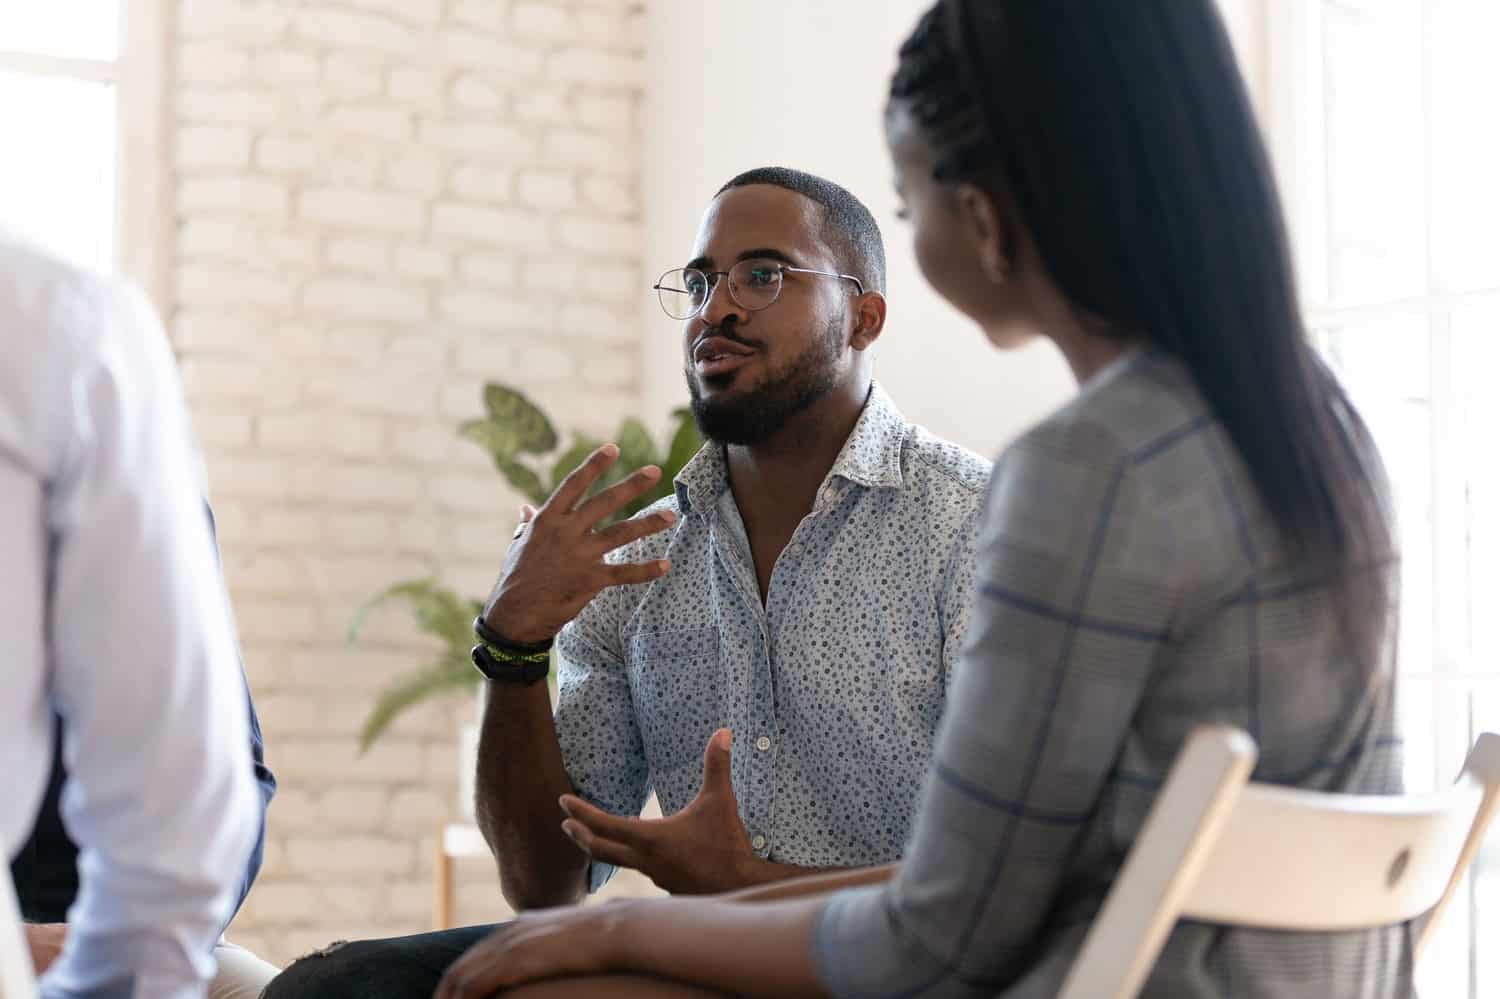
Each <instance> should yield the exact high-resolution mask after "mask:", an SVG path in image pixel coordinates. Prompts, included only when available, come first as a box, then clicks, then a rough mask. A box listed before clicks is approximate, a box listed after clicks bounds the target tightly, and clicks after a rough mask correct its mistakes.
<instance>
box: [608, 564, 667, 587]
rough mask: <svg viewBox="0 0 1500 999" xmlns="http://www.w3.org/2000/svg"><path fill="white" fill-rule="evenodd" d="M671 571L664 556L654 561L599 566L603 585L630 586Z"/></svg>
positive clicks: (646, 581)
mask: <svg viewBox="0 0 1500 999" xmlns="http://www.w3.org/2000/svg"><path fill="white" fill-rule="evenodd" d="M671 571H672V563H671V562H670V561H669V560H667V559H664V558H661V559H657V560H656V561H654V562H626V563H625V564H623V565H606V566H603V567H601V572H602V574H603V576H604V585H605V586H630V585H632V584H635V583H649V582H651V581H652V580H653V579H660V578H661V577H663V576H665V575H666V574H667V573H669V572H671Z"/></svg>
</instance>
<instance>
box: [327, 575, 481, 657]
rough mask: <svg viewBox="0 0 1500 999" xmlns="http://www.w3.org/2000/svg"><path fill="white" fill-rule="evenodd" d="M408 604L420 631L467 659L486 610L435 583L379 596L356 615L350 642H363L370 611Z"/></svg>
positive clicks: (404, 585) (413, 582) (419, 582)
mask: <svg viewBox="0 0 1500 999" xmlns="http://www.w3.org/2000/svg"><path fill="white" fill-rule="evenodd" d="M397 599H400V600H405V601H406V602H407V604H408V605H409V606H410V607H411V610H412V614H413V616H414V617H415V618H416V621H417V627H419V628H421V629H422V630H423V631H425V632H426V633H427V634H429V635H433V636H435V637H436V638H439V639H441V640H442V642H443V643H444V645H446V646H447V648H448V651H449V653H452V654H460V655H464V656H467V655H468V652H469V648H470V646H472V645H473V644H474V639H473V631H472V628H473V622H474V618H475V617H477V616H478V615H479V611H480V609H481V607H482V606H483V605H482V604H481V603H480V602H479V601H478V600H465V599H464V598H463V597H460V596H459V595H458V594H456V593H454V592H453V591H452V590H450V589H447V588H446V587H442V586H439V585H438V584H437V582H436V581H435V580H431V579H409V580H406V581H405V582H401V583H397V584H396V585H394V586H392V587H390V588H389V589H387V590H384V591H382V592H381V593H378V594H376V595H375V596H374V597H372V598H370V599H369V600H368V601H366V602H365V603H364V605H363V606H361V607H360V608H359V610H358V611H356V612H355V615H354V620H353V621H352V622H351V623H350V625H349V641H350V642H355V641H358V640H359V629H360V628H361V627H362V626H363V625H364V622H365V618H366V617H367V616H368V615H369V613H370V611H371V610H373V609H374V608H376V607H378V606H379V605H381V604H383V603H385V602H386V601H388V600H397Z"/></svg>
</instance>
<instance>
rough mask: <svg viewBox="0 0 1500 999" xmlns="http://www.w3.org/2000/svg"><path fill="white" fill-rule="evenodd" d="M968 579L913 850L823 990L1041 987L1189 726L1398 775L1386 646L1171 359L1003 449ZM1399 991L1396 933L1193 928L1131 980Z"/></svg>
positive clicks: (1352, 992) (1356, 787) (831, 912)
mask: <svg viewBox="0 0 1500 999" xmlns="http://www.w3.org/2000/svg"><path fill="white" fill-rule="evenodd" d="M979 573H980V584H979V591H980V596H979V606H978V607H977V608H976V610H975V627H974V629H973V631H972V632H971V633H970V635H969V638H968V640H967V642H966V645H965V649H964V654H963V659H962V660H961V662H960V664H959V667H958V670H957V672H956V675H955V677H954V681H953V692H952V696H951V697H950V698H949V703H950V705H951V707H950V710H949V712H948V714H947V716H946V717H945V719H944V723H943V728H942V731H941V733H940V734H939V737H938V742H937V746H936V749H935V760H934V763H933V767H932V769H931V771H930V772H929V774H928V778H927V781H926V786H925V788H924V791H923V798H922V804H921V810H920V813H919V815H918V819H917V823H916V829H915V832H914V834H913V841H912V844H911V847H910V849H909V851H908V859H907V860H906V862H905V863H904V864H903V866H902V869H901V874H900V876H899V877H898V878H897V879H895V880H894V881H893V882H892V883H891V884H889V885H888V886H884V887H878V888H869V889H861V890H857V891H853V892H847V893H842V894H840V895H837V896H835V897H834V898H833V899H832V900H830V902H829V904H828V905H827V906H826V907H825V908H824V910H823V913H822V916H821V918H820V921H819V925H818V931H817V943H816V957H817V961H818V966H819V969H820V975H821V977H822V980H823V982H824V983H825V984H826V985H827V986H828V988H829V989H830V990H831V991H832V992H833V993H834V994H836V995H840V996H980V995H994V994H996V993H1003V994H1004V995H1007V996H1022V995H1024V996H1051V995H1054V994H1055V993H1056V992H1057V990H1058V989H1059V988H1060V987H1061V984H1062V980H1063V978H1064V976H1065V975H1066V973H1067V970H1068V967H1069V965H1070V964H1071V962H1072V960H1073V958H1074V957H1075V956H1076V954H1077V952H1078V949H1079V947H1080V946H1081V942H1082V939H1083V936H1084V934H1085V933H1086V931H1087V929H1088V926H1089V923H1090V921H1091V920H1092V919H1093V917H1094V916H1095V915H1096V914H1097V912H1098V909H1099V906H1100V905H1101V904H1102V901H1103V898H1104V896H1105V894H1106V893H1107V892H1108V890H1109V887H1110V884H1111V882H1112V880H1113V878H1114V877H1115V875H1116V874H1117V872H1118V871H1119V868H1120V866H1121V864H1122V862H1123V859H1124V856H1125V854H1126V853H1127V851H1128V850H1129V849H1130V847H1131V844H1132V843H1133V841H1134V839H1135V837H1136V835H1137V833H1138V832H1139V830H1140V828H1141V825H1142V823H1143V822H1144V820H1145V816H1146V813H1147V811H1148V810H1149V809H1150V807H1151V805H1152V803H1153V801H1154V799H1155V796H1156V793H1157V791H1158V789H1159V788H1160V786H1161V783H1162V780H1163V778H1164V777H1165V775H1166V772H1167V770H1168V768H1169V767H1170V766H1171V764H1172V762H1173V760H1174V758H1175V757H1176V754H1177V752H1178V750H1179V749H1180V748H1181V746H1182V744H1183V741H1184V739H1185V737H1186V736H1187V734H1188V732H1189V731H1190V730H1191V729H1192V728H1193V726H1195V725H1197V724H1199V723H1200V722H1208V721H1222V722H1228V723H1230V724H1234V725H1238V726H1241V727H1242V728H1244V729H1246V730H1247V731H1249V732H1250V734H1251V735H1253V736H1254V737H1255V739H1256V741H1257V742H1258V743H1259V745H1260V758H1259V762H1258V764H1257V767H1256V770H1255V773H1254V777H1253V779H1255V780H1258V781H1266V782H1270V783H1277V784H1285V785H1294V786H1298V787H1306V788H1313V789H1318V790H1325V791H1345V792H1359V793H1394V792H1398V791H1399V790H1400V778H1399V772H1400V760H1399V753H1398V745H1397V742H1396V740H1395V739H1394V737H1393V727H1394V723H1393V703H1392V702H1393V693H1394V691H1393V681H1392V680H1391V677H1392V676H1393V666H1394V663H1393V658H1394V654H1393V642H1390V641H1387V642H1386V643H1385V646H1384V651H1383V653H1382V657H1381V660H1380V661H1379V662H1376V663H1369V664H1364V663H1356V662H1353V661H1351V659H1350V657H1349V656H1348V655H1347V654H1346V653H1345V651H1344V648H1343V646H1342V643H1341V642H1340V641H1339V637H1338V630H1339V629H1338V628H1337V626H1336V624H1335V617H1334V614H1333V611H1332V607H1331V601H1330V594H1329V592H1328V591H1327V589H1326V588H1325V587H1322V586H1319V585H1310V584H1308V583H1306V582H1299V580H1298V578H1297V575H1296V571H1295V566H1293V565H1292V564H1291V560H1290V559H1289V558H1288V557H1287V553H1286V550H1285V548H1284V546H1283V544H1282V543H1281V541H1280V540H1279V539H1278V534H1277V532H1276V530H1275V529H1274V527H1273V525H1272V523H1271V521H1270V519H1269V517H1268V515H1267V514H1266V512H1265V510H1264V509H1263V508H1262V506H1261V504H1260V502H1259V499H1258V497H1257V493H1256V490H1255V488H1254V486H1253V484H1252V483H1251V480H1250V478H1249V476H1248V473H1247V471H1246V469H1245V467H1244V466H1243V464H1242V462H1241V461H1240V459H1239V458H1238V456H1237V455H1236V453H1235V452H1234V449H1233V447H1232V445H1231V444H1230V443H1229V440H1228V438H1227V436H1226V435H1225V433H1224V431H1223V428H1222V427H1221V426H1220V425H1219V424H1218V423H1217V422H1216V421H1215V420H1214V419H1213V417H1212V416H1211V415H1210V414H1209V412H1208V410H1207V407H1206V405H1205V403H1204V402H1203V400H1202V398H1201V396H1200V395H1199V394H1198V392H1197V391H1196V389H1195V388H1194V386H1193V384H1192V382H1191V379H1190V377H1189V376H1188V374H1187V373H1186V371H1185V370H1184V369H1183V368H1182V367H1181V366H1180V365H1179V364H1177V363H1176V362H1175V361H1173V360H1171V359H1170V358H1168V357H1166V356H1164V355H1162V354H1159V353H1154V352H1138V353H1134V354H1131V355H1128V356H1127V357H1125V358H1122V359H1121V360H1120V361H1118V362H1116V363H1115V364H1113V365H1111V366H1110V367H1109V368H1108V369H1107V370H1106V371H1104V372H1101V373H1100V374H1099V375H1097V376H1096V377H1095V378H1094V379H1092V380H1091V381H1090V382H1089V383H1088V384H1087V385H1086V386H1084V388H1083V390H1082V391H1081V392H1080V394H1079V396H1078V397H1077V398H1076V399H1075V400H1074V401H1073V402H1072V403H1071V404H1070V405H1068V406H1067V407H1065V408H1064V409H1063V410H1061V411H1060V412H1058V413H1056V414H1055V415H1053V416H1052V417H1050V418H1049V419H1047V420H1046V421H1044V422H1043V423H1042V424H1040V425H1039V426H1038V427H1036V428H1035V429H1034V430H1032V431H1031V432H1029V433H1027V434H1026V435H1025V436H1024V437H1022V438H1021V439H1020V440H1018V441H1017V442H1016V443H1015V444H1014V445H1013V446H1012V447H1011V448H1010V449H1009V450H1007V452H1006V453H1005V455H1004V456H1003V457H1002V459H1001V460H1000V462H999V463H998V464H997V465H996V469H995V476H994V479H993V481H992V483H991V489H990V496H989V499H988V509H987V513H986V522H985V525H984V527H983V528H982V529H981V534H980V553H979ZM1391 637H1393V636H1391ZM1410 993H1411V950H1410V940H1409V935H1408V933H1407V930H1406V928H1404V927H1397V928H1393V929H1390V930H1381V931H1373V932H1356V933H1338V934H1296V933H1276V932H1267V931H1251V930H1242V929H1228V928H1225V927H1217V926H1210V925H1206V924H1201V923H1198V924H1195V923H1182V924H1180V925H1179V926H1178V927H1177V928H1176V930H1175V931H1174V932H1173V933H1172V935H1171V937H1170V938H1169V940H1168V942H1167V944H1166V947H1165V949H1164V950H1163V952H1162V954H1161V957H1160V959H1159V960H1158V962H1157V965H1156V967H1155V969H1154V971H1153V974H1152V976H1151V978H1150V980H1149V981H1148V983H1147V985H1146V987H1145V989H1144V991H1143V993H1142V994H1143V995H1146V996H1163V997H1167V996H1170V997H1174V999H1175V997H1210V996H1214V997H1219V996H1224V997H1227V996H1236V997H1239V996H1256V997H1262V996H1264V997H1270V996H1308V997H1312V996H1317V997H1327V996H1341V997H1342V996H1360V997H1395V996H1407V995H1410Z"/></svg>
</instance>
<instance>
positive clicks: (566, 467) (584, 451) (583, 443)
mask: <svg viewBox="0 0 1500 999" xmlns="http://www.w3.org/2000/svg"><path fill="white" fill-rule="evenodd" d="M598 447H599V442H598V441H596V440H594V439H592V438H590V437H585V436H583V435H582V434H580V433H577V432H576V431H575V432H574V434H573V443H572V444H570V445H569V446H568V449H567V450H566V451H564V452H563V453H562V454H560V455H558V456H557V461H555V462H554V463H553V465H552V491H553V492H556V491H557V487H558V486H560V485H562V481H563V479H566V478H567V477H568V475H569V474H571V473H572V471H573V469H575V468H577V467H578V466H579V465H582V464H583V463H584V461H585V460H587V458H588V456H589V455H591V454H593V453H594V451H595V450H596V449H597V448H598Z"/></svg>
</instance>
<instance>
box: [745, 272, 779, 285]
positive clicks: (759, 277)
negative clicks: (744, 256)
mask: <svg viewBox="0 0 1500 999" xmlns="http://www.w3.org/2000/svg"><path fill="white" fill-rule="evenodd" d="M775 280H776V271H775V269H774V268H770V267H756V268H753V269H752V270H751V271H750V283H751V284H753V285H759V286H761V287H764V286H765V285H768V284H770V283H772V282H773V281H775Z"/></svg>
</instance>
